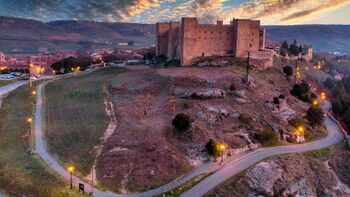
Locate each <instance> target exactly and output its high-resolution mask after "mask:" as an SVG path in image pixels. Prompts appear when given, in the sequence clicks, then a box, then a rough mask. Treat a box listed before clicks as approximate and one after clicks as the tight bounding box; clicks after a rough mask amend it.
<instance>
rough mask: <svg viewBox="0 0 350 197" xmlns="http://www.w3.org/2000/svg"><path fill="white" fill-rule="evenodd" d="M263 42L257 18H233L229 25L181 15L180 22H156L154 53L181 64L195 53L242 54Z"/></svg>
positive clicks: (260, 48) (210, 54)
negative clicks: (201, 22) (203, 22)
mask: <svg viewBox="0 0 350 197" xmlns="http://www.w3.org/2000/svg"><path fill="white" fill-rule="evenodd" d="M264 46H265V29H263V28H261V26H260V21H258V20H249V19H234V18H233V20H232V21H231V23H230V25H224V24H223V21H220V20H219V21H217V24H216V25H214V24H199V23H198V20H197V18H192V17H191V18H190V17H184V18H182V19H181V23H180V22H165V23H157V24H156V55H157V56H158V55H165V56H166V57H167V59H168V60H171V59H179V60H180V63H181V65H182V66H187V65H191V64H192V63H193V61H194V60H195V59H196V58H197V57H205V56H213V55H216V56H228V55H232V56H235V57H243V56H245V55H247V52H256V51H259V50H263V49H264Z"/></svg>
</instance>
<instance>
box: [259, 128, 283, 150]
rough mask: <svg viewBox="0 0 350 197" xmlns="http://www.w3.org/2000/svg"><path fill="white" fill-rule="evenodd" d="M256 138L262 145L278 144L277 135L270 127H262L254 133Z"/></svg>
mask: <svg viewBox="0 0 350 197" xmlns="http://www.w3.org/2000/svg"><path fill="white" fill-rule="evenodd" d="M256 139H257V140H258V141H259V142H260V143H261V144H262V145H263V146H275V145H277V144H278V135H277V134H276V133H275V132H273V131H272V130H271V129H264V130H263V131H261V132H259V133H257V134H256Z"/></svg>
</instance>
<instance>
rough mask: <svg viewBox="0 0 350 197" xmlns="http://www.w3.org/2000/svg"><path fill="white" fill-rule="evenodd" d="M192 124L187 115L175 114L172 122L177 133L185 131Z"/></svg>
mask: <svg viewBox="0 0 350 197" xmlns="http://www.w3.org/2000/svg"><path fill="white" fill-rule="evenodd" d="M192 123H193V119H192V118H191V117H190V116H189V115H186V114H183V113H179V114H177V115H176V116H175V118H174V119H173V122H172V124H173V126H174V127H175V129H176V130H177V131H179V132H184V131H187V130H188V129H189V128H190V127H191V124H192Z"/></svg>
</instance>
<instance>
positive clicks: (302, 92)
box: [290, 81, 312, 103]
mask: <svg viewBox="0 0 350 197" xmlns="http://www.w3.org/2000/svg"><path fill="white" fill-rule="evenodd" d="M290 93H291V94H292V95H293V96H295V97H297V98H299V99H300V100H302V101H304V102H309V103H310V102H311V100H312V99H311V95H310V86H309V84H307V83H306V82H305V81H303V82H302V83H300V84H294V85H293V88H292V90H291V91H290Z"/></svg>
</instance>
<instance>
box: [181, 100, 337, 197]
mask: <svg viewBox="0 0 350 197" xmlns="http://www.w3.org/2000/svg"><path fill="white" fill-rule="evenodd" d="M329 108H330V103H329V102H326V103H325V106H324V111H328V109H329ZM325 124H326V127H327V130H328V135H327V137H325V138H322V139H320V140H317V141H314V142H311V143H306V144H298V145H290V146H279V147H273V148H264V149H259V150H256V151H254V152H251V153H249V154H247V155H244V156H243V157H240V158H237V159H236V160H234V161H231V162H229V163H226V164H225V167H224V168H222V169H220V170H218V171H217V172H215V173H214V174H212V175H211V176H209V177H207V178H206V179H204V180H203V181H201V182H200V183H198V184H197V185H195V186H194V187H192V188H191V189H189V190H187V191H186V192H184V193H183V194H182V195H181V197H197V196H203V195H205V194H206V193H208V192H209V191H211V190H212V189H214V188H215V187H216V186H218V185H219V184H221V183H223V182H224V181H226V180H227V179H229V178H230V177H232V176H234V175H236V174H238V173H239V172H241V171H243V170H245V169H247V168H248V167H250V166H252V165H254V164H256V163H258V162H259V161H261V160H263V159H266V158H268V157H271V156H275V155H280V154H286V153H296V152H306V151H311V150H318V149H322V148H325V147H328V146H332V145H334V144H337V143H339V142H340V141H341V140H342V139H343V138H344V136H343V134H342V133H341V130H340V128H339V127H338V125H337V124H336V123H335V122H334V121H333V120H332V119H331V118H330V117H328V116H327V117H326V119H325Z"/></svg>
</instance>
